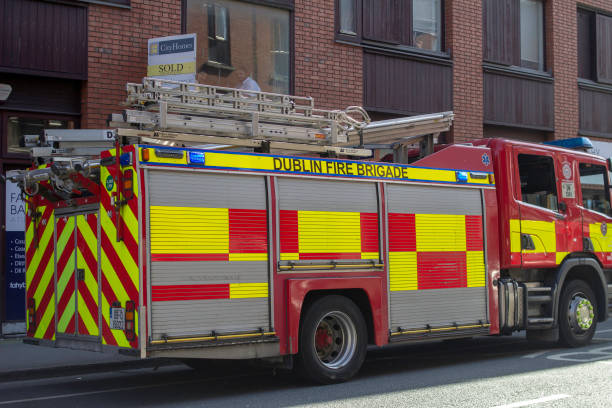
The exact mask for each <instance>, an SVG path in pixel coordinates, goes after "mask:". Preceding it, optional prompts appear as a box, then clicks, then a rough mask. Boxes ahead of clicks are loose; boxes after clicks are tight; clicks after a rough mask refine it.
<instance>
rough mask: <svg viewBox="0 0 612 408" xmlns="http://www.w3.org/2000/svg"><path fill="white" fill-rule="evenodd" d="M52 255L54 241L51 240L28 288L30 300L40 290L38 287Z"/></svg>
mask: <svg viewBox="0 0 612 408" xmlns="http://www.w3.org/2000/svg"><path fill="white" fill-rule="evenodd" d="M51 255H53V239H50V240H49V243H48V244H47V247H46V248H45V252H44V253H43V255H42V257H41V258H40V262H39V264H38V265H37V267H36V272H34V278H33V279H32V282H31V283H30V285H29V286H28V295H27V297H28V298H31V297H34V294H35V293H36V290H37V289H38V285H39V284H40V281H41V279H42V277H43V275H44V272H45V269H46V268H47V265H48V264H49V261H50V260H51Z"/></svg>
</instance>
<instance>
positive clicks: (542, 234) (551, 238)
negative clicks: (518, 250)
mask: <svg viewBox="0 0 612 408" xmlns="http://www.w3.org/2000/svg"><path fill="white" fill-rule="evenodd" d="M521 233H523V234H529V235H531V239H532V240H533V243H534V244H535V249H530V250H523V252H524V253H528V254H529V253H551V254H552V253H555V252H556V251H557V236H556V235H557V233H556V231H555V223H554V222H548V221H534V220H521ZM519 239H520V238H519ZM519 245H520V243H519Z"/></svg>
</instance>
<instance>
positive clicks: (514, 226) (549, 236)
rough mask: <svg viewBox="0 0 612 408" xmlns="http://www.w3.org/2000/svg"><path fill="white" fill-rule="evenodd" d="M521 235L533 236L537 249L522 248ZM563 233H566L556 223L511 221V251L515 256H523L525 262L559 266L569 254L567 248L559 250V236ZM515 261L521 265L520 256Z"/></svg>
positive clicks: (515, 257) (514, 257)
mask: <svg viewBox="0 0 612 408" xmlns="http://www.w3.org/2000/svg"><path fill="white" fill-rule="evenodd" d="M557 230H559V231H557ZM521 233H522V234H529V235H530V236H531V239H532V240H533V243H534V245H535V249H529V250H523V249H522V248H521ZM563 233H565V232H564V231H562V229H561V228H560V227H558V226H557V225H556V223H555V222H554V221H536V220H516V219H515V220H510V251H511V252H512V253H513V254H517V255H518V254H521V255H522V256H523V260H524V261H541V262H547V263H550V264H552V265H559V264H561V262H563V259H564V258H565V257H566V256H567V254H568V253H569V252H568V251H567V248H558V241H557V234H563ZM513 259H515V260H517V262H518V264H520V259H521V257H520V256H513Z"/></svg>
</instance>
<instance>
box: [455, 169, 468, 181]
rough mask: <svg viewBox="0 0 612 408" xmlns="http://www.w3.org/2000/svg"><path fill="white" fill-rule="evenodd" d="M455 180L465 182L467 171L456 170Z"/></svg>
mask: <svg viewBox="0 0 612 408" xmlns="http://www.w3.org/2000/svg"><path fill="white" fill-rule="evenodd" d="M455 173H456V174H457V181H458V182H459V183H467V182H468V174H467V171H457V172H455Z"/></svg>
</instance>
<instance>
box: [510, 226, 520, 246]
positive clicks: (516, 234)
mask: <svg viewBox="0 0 612 408" xmlns="http://www.w3.org/2000/svg"><path fill="white" fill-rule="evenodd" d="M510 251H511V252H521V221H520V220H510Z"/></svg>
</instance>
